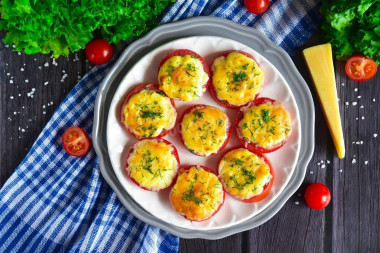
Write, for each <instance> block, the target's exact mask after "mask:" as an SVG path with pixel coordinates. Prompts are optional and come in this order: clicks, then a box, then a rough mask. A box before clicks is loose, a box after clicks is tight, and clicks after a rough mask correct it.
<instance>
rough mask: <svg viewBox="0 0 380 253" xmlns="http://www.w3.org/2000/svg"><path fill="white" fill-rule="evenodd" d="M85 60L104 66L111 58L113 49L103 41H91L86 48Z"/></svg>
mask: <svg viewBox="0 0 380 253" xmlns="http://www.w3.org/2000/svg"><path fill="white" fill-rule="evenodd" d="M86 56H87V59H88V60H89V61H90V62H92V63H94V64H104V63H107V62H109V61H110V60H111V59H112V57H113V48H112V46H111V45H110V44H109V43H108V42H107V41H105V40H93V41H91V42H90V43H88V44H87V46H86Z"/></svg>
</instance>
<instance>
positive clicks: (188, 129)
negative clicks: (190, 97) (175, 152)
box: [181, 105, 230, 156]
mask: <svg viewBox="0 0 380 253" xmlns="http://www.w3.org/2000/svg"><path fill="white" fill-rule="evenodd" d="M229 128H230V121H229V119H228V117H227V115H226V114H225V113H224V112H222V111H221V110H219V109H218V108H216V107H213V106H204V105H199V106H197V107H195V108H193V109H192V110H191V111H190V112H189V113H186V114H185V115H184V116H183V119H182V123H181V131H182V139H183V142H184V144H185V146H186V147H187V149H189V150H190V151H191V152H194V153H196V154H198V155H201V156H209V155H211V154H215V153H217V151H218V150H219V149H220V148H221V147H222V146H223V144H224V142H225V141H226V140H227V138H228V137H229Z"/></svg>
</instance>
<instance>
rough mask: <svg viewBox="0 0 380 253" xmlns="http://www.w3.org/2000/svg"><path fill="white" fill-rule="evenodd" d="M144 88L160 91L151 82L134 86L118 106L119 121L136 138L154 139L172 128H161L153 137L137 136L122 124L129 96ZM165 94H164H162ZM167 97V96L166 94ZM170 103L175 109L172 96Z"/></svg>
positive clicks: (164, 134)
mask: <svg viewBox="0 0 380 253" xmlns="http://www.w3.org/2000/svg"><path fill="white" fill-rule="evenodd" d="M144 89H147V90H150V91H155V92H161V93H162V91H161V90H160V89H159V88H158V85H157V84H151V83H144V84H140V85H138V86H136V87H135V88H134V89H133V90H132V91H130V92H129V93H128V95H127V97H126V98H125V99H124V101H123V103H122V105H121V108H120V119H121V123H122V125H123V127H124V129H125V130H127V131H128V133H130V134H131V135H133V136H134V137H136V138H137V139H154V138H160V137H164V136H166V135H167V134H168V133H169V132H170V131H171V130H172V129H173V128H174V126H173V128H170V129H163V130H162V131H161V133H160V134H159V135H157V136H155V137H140V136H137V135H136V134H135V133H134V132H133V131H132V130H131V129H130V128H129V127H128V126H127V125H126V124H124V122H125V116H124V113H123V112H124V107H125V106H126V105H127V104H128V102H129V100H130V99H131V97H132V96H133V95H135V94H137V93H139V92H140V91H142V90H144ZM164 96H166V95H164ZM166 97H167V96H166ZM170 103H171V105H172V106H173V108H174V110H176V108H175V104H174V100H173V99H172V98H170Z"/></svg>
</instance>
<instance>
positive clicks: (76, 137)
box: [62, 127, 90, 156]
mask: <svg viewBox="0 0 380 253" xmlns="http://www.w3.org/2000/svg"><path fill="white" fill-rule="evenodd" d="M62 144H63V148H64V149H65V150H66V152H67V153H68V154H69V155H71V156H81V155H84V154H85V153H87V151H88V150H89V148H90V138H89V137H88V135H87V133H86V132H85V131H84V130H83V129H82V128H80V127H70V128H68V129H67V130H66V131H65V133H64V134H63V136H62Z"/></svg>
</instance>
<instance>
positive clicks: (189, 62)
mask: <svg viewBox="0 0 380 253" xmlns="http://www.w3.org/2000/svg"><path fill="white" fill-rule="evenodd" d="M208 79H209V77H208V75H207V73H206V72H205V71H204V70H203V65H202V62H201V61H200V60H199V59H197V58H196V57H194V56H192V55H184V56H173V57H170V58H169V59H168V60H167V61H165V63H164V64H163V65H162V66H161V68H160V71H159V73H158V81H159V84H160V89H161V90H163V91H164V92H165V93H166V95H168V96H169V97H171V98H176V99H180V100H183V101H194V100H196V99H198V98H199V97H200V96H202V95H203V93H204V92H205V91H206V89H205V88H204V87H203V85H204V84H205V83H206V82H207V81H208Z"/></svg>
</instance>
